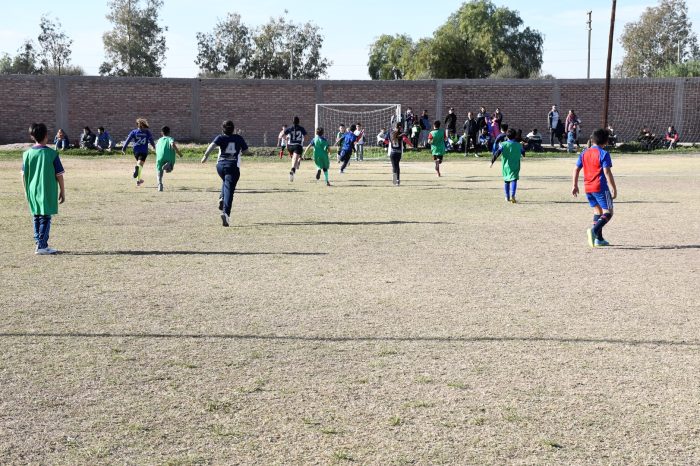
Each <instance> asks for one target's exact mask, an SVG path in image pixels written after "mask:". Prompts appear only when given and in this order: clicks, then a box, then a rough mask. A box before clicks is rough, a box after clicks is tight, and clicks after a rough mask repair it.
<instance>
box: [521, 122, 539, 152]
mask: <svg viewBox="0 0 700 466" xmlns="http://www.w3.org/2000/svg"><path fill="white" fill-rule="evenodd" d="M524 142H525V150H526V151H535V152H542V150H543V149H542V135H541V134H540V133H539V131H537V128H535V129H533V130H532V131H530V132H529V133H528V134H527V136H525V139H524Z"/></svg>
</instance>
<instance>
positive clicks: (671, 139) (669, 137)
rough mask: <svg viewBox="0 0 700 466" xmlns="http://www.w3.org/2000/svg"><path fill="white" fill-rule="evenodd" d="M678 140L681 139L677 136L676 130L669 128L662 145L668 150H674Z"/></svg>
mask: <svg viewBox="0 0 700 466" xmlns="http://www.w3.org/2000/svg"><path fill="white" fill-rule="evenodd" d="M680 138H681V137H680V135H679V134H678V131H676V128H675V127H674V126H669V127H668V131H667V132H666V136H665V137H664V144H665V145H666V147H667V148H668V149H675V148H676V146H678V140H679V139H680Z"/></svg>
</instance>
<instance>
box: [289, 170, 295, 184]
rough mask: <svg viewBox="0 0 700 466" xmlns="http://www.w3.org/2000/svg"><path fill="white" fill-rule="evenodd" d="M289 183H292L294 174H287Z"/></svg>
mask: <svg viewBox="0 0 700 466" xmlns="http://www.w3.org/2000/svg"><path fill="white" fill-rule="evenodd" d="M289 181H290V182H291V181H294V172H289Z"/></svg>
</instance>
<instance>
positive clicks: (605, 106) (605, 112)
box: [603, 0, 617, 128]
mask: <svg viewBox="0 0 700 466" xmlns="http://www.w3.org/2000/svg"><path fill="white" fill-rule="evenodd" d="M616 9H617V0H612V13H611V14H610V37H609V38H608V66H607V69H606V70H605V100H604V101H603V128H607V127H608V109H609V106H610V68H611V67H612V51H613V37H614V35H615V10H616Z"/></svg>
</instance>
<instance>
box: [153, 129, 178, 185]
mask: <svg viewBox="0 0 700 466" xmlns="http://www.w3.org/2000/svg"><path fill="white" fill-rule="evenodd" d="M160 134H161V138H160V139H158V142H156V173H158V191H159V192H162V191H163V173H164V172H165V173H171V172H172V171H173V169H174V168H175V154H177V155H179V156H180V158H182V152H180V149H179V148H178V147H177V145H176V144H175V139H173V138H172V137H170V127H168V126H163V128H161V130H160Z"/></svg>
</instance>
